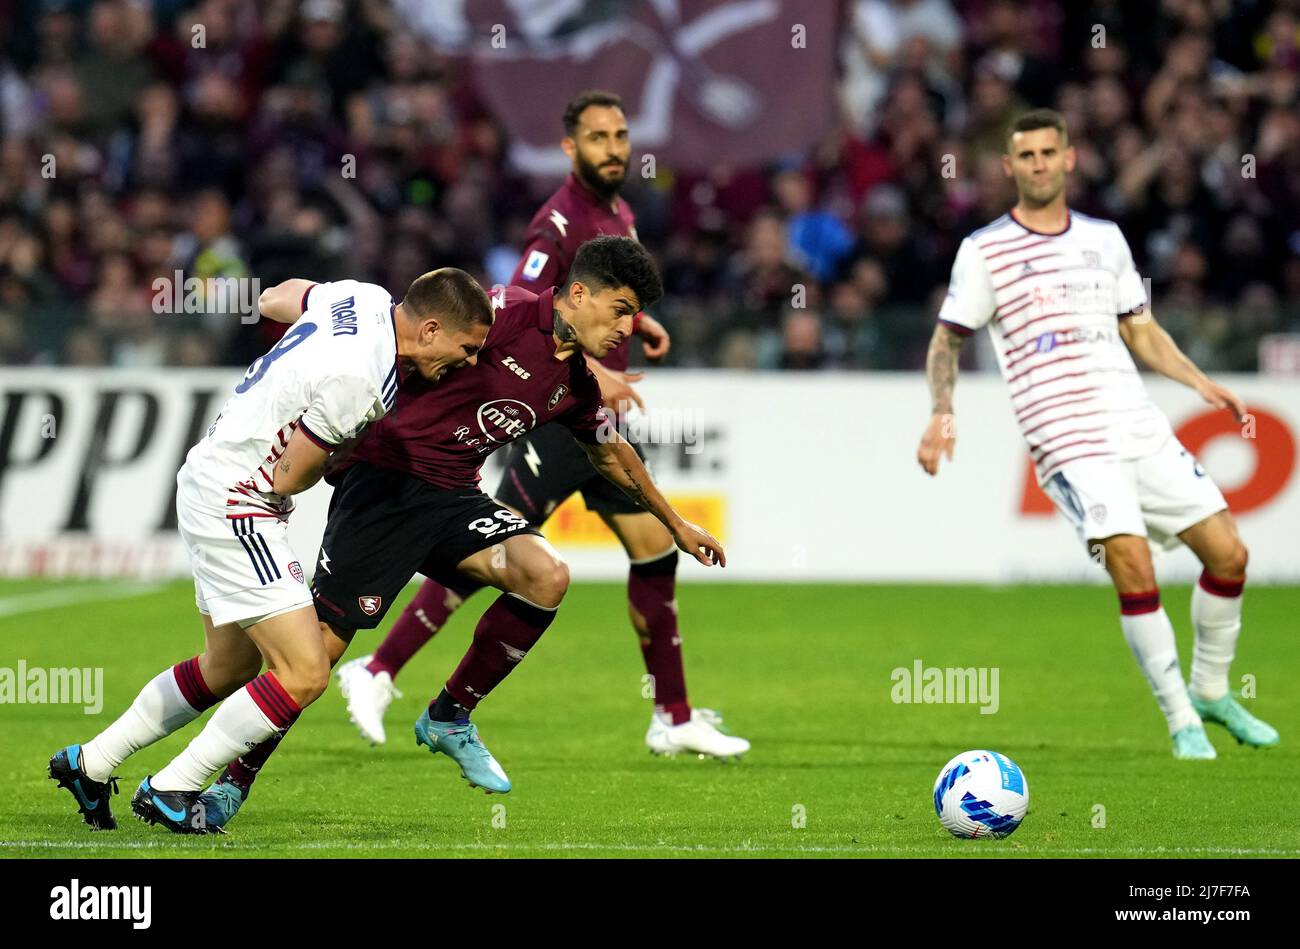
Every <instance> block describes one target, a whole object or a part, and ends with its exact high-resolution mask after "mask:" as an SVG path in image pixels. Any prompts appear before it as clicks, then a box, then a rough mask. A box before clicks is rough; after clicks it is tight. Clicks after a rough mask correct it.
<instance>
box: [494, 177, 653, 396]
mask: <svg viewBox="0 0 1300 949" xmlns="http://www.w3.org/2000/svg"><path fill="white" fill-rule="evenodd" d="M602 234H612V235H614V236H616V237H630V238H632V239H633V240H636V239H637V236H636V220H635V218H634V217H633V215H632V209H631V208H630V207H628V204H627V202H626V201H624V200H623V199H622V198H621V197H619V196H617V195H615V197H614V200H613V202H612V203H611V202H607V201H602V200H601V199H600V198H598V197H596V195H595V194H594V193H593V192H592V191H591V190H590V189H589V188H587V187H586V186H584V185H583V184H582V183H581V182H580V181H578V179H577V178H576V177H575V176H574V174H573V172H569V177H568V178H566V179H565V180H564V184H563V185H561V186H560V190H558V191H556V192H555V194H553V195H551V196H550V197H549V198H548V199H547V201H546V203H545V204H543V205H542V207H541V210H539V211H538V212H537V213H536V214H534V215H533V220H532V223H531V224H529V225H528V246H526V247H525V248H524V255H523V257H521V258H520V260H519V266H517V267H516V268H515V273H514V276H512V277H511V278H510V283H511V284H512V285H513V286H516V287H525V288H527V289H529V290H532V291H533V292H534V293H538V292H540V291H541V290H544V289H546V288H547V287H554V286H558V285H559V284H560V282H561V281H563V280H564V279H565V277H567V276H568V274H569V267H570V266H571V265H572V264H573V258H574V256H575V255H576V254H577V253H578V247H579V245H581V244H583V243H585V242H586V241H589V240H591V239H592V238H593V237H599V236H600V235H602ZM631 346H632V340H631V337H629V338H627V339H625V340H623V342H621V343H619V344H618V346H616V347H615V348H614V349H611V350H610V351H609V352H608V353H607V354H606V355H605V356H603V357H601V360H600V361H601V362H602V363H603V364H605V365H606V366H608V367H609V368H610V369H616V370H618V371H619V372H625V371H626V370H627V364H628V352H629V350H630V349H631Z"/></svg>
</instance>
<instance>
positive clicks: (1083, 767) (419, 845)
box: [0, 581, 1300, 857]
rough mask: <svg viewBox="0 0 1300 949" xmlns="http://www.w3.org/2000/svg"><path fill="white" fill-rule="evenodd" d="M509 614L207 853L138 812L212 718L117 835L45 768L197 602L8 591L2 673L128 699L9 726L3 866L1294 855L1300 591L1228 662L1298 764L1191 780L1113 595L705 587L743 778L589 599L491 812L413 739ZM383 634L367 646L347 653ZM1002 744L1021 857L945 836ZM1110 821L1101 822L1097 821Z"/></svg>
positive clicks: (443, 647) (320, 738) (688, 613)
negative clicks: (1018, 804) (43, 674)
mask: <svg viewBox="0 0 1300 949" xmlns="http://www.w3.org/2000/svg"><path fill="white" fill-rule="evenodd" d="M413 589H414V588H408V590H407V595H408V596H409V595H410V594H411V593H412V592H413ZM1188 598H1189V590H1188V589H1187V588H1185V587H1183V588H1178V587H1170V588H1168V589H1167V590H1166V591H1165V596H1164V599H1165V603H1166V606H1167V608H1168V609H1169V612H1170V616H1171V617H1172V618H1173V620H1174V623H1175V626H1176V627H1177V628H1178V633H1179V643H1180V653H1181V656H1182V659H1183V668H1184V672H1185V673H1186V671H1187V669H1188V668H1189V666H1190V648H1191V633H1190V623H1189V620H1188V618H1187V612H1188V608H1187V604H1188ZM490 599H491V597H490V596H489V595H487V594H480V595H479V596H478V597H476V598H475V599H474V600H473V601H471V603H470V604H469V605H468V607H467V608H466V609H464V610H463V611H462V612H461V613H460V614H459V615H458V616H456V617H455V618H454V619H453V620H452V622H451V623H449V624H448V626H447V628H446V629H445V630H443V632H442V633H441V634H440V635H439V636H438V637H437V638H436V639H435V640H434V641H433V642H432V643H431V644H430V645H429V646H428V647H426V649H425V650H424V651H423V652H422V653H420V654H419V655H418V656H417V657H416V659H415V660H414V661H413V662H412V663H411V665H410V666H408V667H407V669H406V670H405V671H404V673H403V675H402V676H401V677H400V678H399V680H398V686H399V688H401V689H402V690H403V691H404V692H405V698H402V699H398V700H397V701H395V702H394V704H393V707H392V708H391V709H390V712H389V716H388V719H387V722H388V726H389V741H388V744H387V745H384V746H382V747H378V748H370V747H368V746H366V745H365V744H364V743H363V742H362V741H361V739H360V738H359V737H358V736H357V735H356V733H355V731H354V730H353V727H352V726H351V725H350V724H349V723H348V721H347V717H346V714H345V712H344V708H343V703H342V700H341V698H340V696H339V694H338V692H337V688H336V687H335V686H334V684H333V683H332V684H331V688H330V691H329V692H328V693H326V695H325V697H324V698H322V699H321V700H320V701H319V702H318V703H317V704H316V705H315V706H314V707H313V708H311V709H310V710H309V711H308V712H307V713H306V714H305V715H304V716H303V719H302V720H301V721H300V722H299V723H298V724H297V726H296V727H295V728H294V730H293V732H292V734H291V736H290V737H289V738H288V739H287V740H286V741H285V743H284V746H283V747H282V748H281V749H280V751H279V752H278V753H277V755H276V756H275V758H273V759H272V761H271V763H270V764H269V765H268V767H267V769H266V771H265V772H264V773H263V775H262V777H261V779H260V780H259V783H258V784H257V786H256V788H255V789H254V792H253V795H252V797H251V800H250V801H249V803H248V804H247V805H246V807H245V809H244V812H243V813H242V814H240V816H239V817H238V819H237V820H236V821H235V822H234V823H233V824H232V826H231V832H230V833H229V834H228V835H226V836H221V837H216V836H213V837H202V838H184V837H176V836H173V835H170V834H168V833H167V832H166V831H164V830H162V829H161V828H156V827H155V828H151V827H146V826H145V825H144V824H142V823H140V822H138V821H136V820H134V819H133V818H132V817H131V814H130V808H129V800H130V794H131V792H132V791H133V790H134V788H135V786H136V784H138V783H139V781H140V779H141V777H143V776H144V775H145V774H146V773H150V772H153V771H156V770H157V769H158V768H159V767H160V766H161V765H162V764H163V763H164V762H165V761H167V760H168V759H169V758H170V757H171V756H172V755H173V754H175V753H176V752H177V751H179V750H180V748H181V747H183V743H184V742H186V741H188V739H189V738H190V737H192V735H193V734H195V733H196V731H197V728H198V727H199V726H198V725H197V724H192V725H190V726H189V727H188V728H186V729H184V730H182V732H180V733H179V734H178V735H173V736H171V737H170V738H168V739H166V740H164V741H162V742H160V743H158V744H157V745H154V746H153V747H151V748H148V749H146V750H144V751H143V752H141V753H140V754H138V755H137V756H136V757H135V758H133V759H132V760H129V761H128V762H127V763H126V764H125V765H124V766H123V767H122V768H121V769H120V774H121V788H122V794H121V795H119V796H118V797H116V798H115V799H114V810H115V812H116V813H117V815H118V819H119V825H120V826H119V829H118V830H117V831H116V832H113V833H92V832H91V831H90V830H89V828H87V827H86V826H85V825H83V824H82V823H81V821H80V818H79V816H78V815H77V814H76V813H75V811H74V809H73V806H72V800H71V797H70V796H69V795H68V794H67V792H65V791H60V790H58V789H56V788H55V786H54V784H53V782H51V781H49V780H48V779H47V778H46V777H45V767H46V761H47V759H48V758H49V756H50V755H51V754H52V753H53V752H54V751H55V750H57V749H58V748H59V747H61V746H63V745H66V744H69V743H72V742H75V741H85V740H87V739H89V738H91V737H92V736H93V735H94V734H95V733H96V732H97V731H98V730H99V729H100V728H102V727H103V726H104V725H106V724H107V723H108V722H109V721H111V720H112V717H114V716H116V715H117V714H119V713H120V712H121V711H122V710H123V709H124V708H125V707H126V705H127V704H128V703H129V702H130V701H131V699H132V698H133V697H134V695H135V694H136V692H137V691H138V689H139V688H140V686H141V685H143V684H144V682H145V681H146V680H147V679H149V678H150V677H152V676H153V675H155V674H156V673H157V672H158V671H159V670H161V669H162V668H163V667H164V666H166V665H168V664H170V663H173V662H175V661H178V660H180V659H184V658H186V657H188V656H191V655H193V654H194V653H195V652H196V651H198V649H199V648H200V630H201V627H200V626H199V622H198V617H197V615H196V613H195V610H194V605H193V602H194V601H193V597H192V591H191V587H190V586H189V584H188V583H183V582H181V583H174V584H168V585H165V586H159V587H156V588H153V589H152V590H147V591H145V592H138V591H137V592H134V593H133V591H132V590H131V589H130V587H129V585H127V584H122V583H118V584H104V585H96V584H86V583H75V584H74V583H63V584H60V583H53V582H21V583H20V582H13V581H9V582H4V583H0V667H7V668H10V669H14V668H16V665H17V662H18V660H20V659H21V660H25V661H26V663H27V665H28V667H29V668H32V667H45V668H49V667H69V666H75V667H85V666H92V667H94V666H102V667H103V668H104V691H105V701H104V708H103V711H102V713H101V714H99V715H87V714H85V713H84V711H83V710H82V708H81V707H79V706H69V705H32V704H24V705H8V704H6V705H0V715H2V716H3V722H2V725H3V727H2V728H0V735H3V741H2V742H0V749H2V750H3V754H2V755H0V775H2V776H3V782H2V785H0V786H2V787H3V790H4V793H3V795H0V855H3V856H64V857H69V856H72V857H76V856H86V857H91V856H110V855H111V856H148V855H152V854H161V855H168V856H282V857H310V856H316V855H322V856H352V857H378V856H419V857H430V856H441V855H449V856H466V857H485V856H512V857H531V856H617V857H624V856H627V857H630V856H704V857H719V856H761V857H791V856H806V857H816V856H835V857H845V856H856V855H860V856H922V857H976V856H979V857H989V856H1044V857H1053V856H1161V855H1165V856H1180V857H1182V856H1186V857H1191V856H1232V855H1242V856H1252V855H1259V856H1263V855H1275V856H1298V855H1300V822H1298V821H1296V819H1295V814H1294V812H1293V811H1292V810H1291V807H1292V802H1291V800H1290V797H1289V791H1290V789H1291V788H1292V787H1293V786H1294V784H1293V782H1294V781H1295V779H1296V778H1297V777H1298V776H1300V695H1298V694H1297V692H1296V690H1295V688H1294V683H1295V682H1296V681H1297V678H1298V677H1300V650H1297V648H1296V642H1295V636H1294V633H1295V630H1296V620H1295V617H1296V616H1297V615H1300V589H1297V588H1267V587H1256V588H1248V589H1247V599H1246V626H1245V630H1244V633H1243V637H1242V641H1241V644H1240V649H1239V651H1238V658H1237V662H1236V664H1235V665H1234V667H1233V683H1234V686H1239V685H1240V683H1241V677H1242V676H1243V675H1246V674H1249V675H1253V676H1254V677H1255V689H1256V692H1257V696H1256V697H1255V698H1254V699H1251V700H1249V701H1247V703H1246V704H1247V707H1248V708H1251V709H1252V710H1253V711H1254V712H1256V714H1258V715H1260V716H1261V717H1262V718H1264V719H1266V720H1268V721H1270V722H1271V723H1273V724H1274V725H1275V726H1276V727H1277V728H1278V729H1279V731H1280V732H1281V733H1282V744H1281V745H1280V746H1278V747H1276V748H1272V749H1263V750H1255V749H1251V748H1246V747H1241V746H1238V745H1237V743H1236V742H1235V741H1234V740H1232V739H1231V738H1229V737H1228V735H1227V734H1226V733H1225V732H1224V731H1223V730H1222V729H1219V728H1217V727H1213V726H1211V727H1210V737H1211V739H1212V740H1213V741H1214V743H1215V745H1216V747H1217V749H1218V751H1219V759H1218V760H1217V761H1213V762H1178V761H1174V760H1173V758H1172V756H1171V755H1170V750H1169V741H1168V738H1167V736H1166V734H1165V728H1164V723H1163V720H1162V718H1161V716H1160V714H1159V712H1158V711H1157V709H1156V707H1155V704H1154V701H1153V700H1152V698H1151V697H1150V694H1149V692H1148V689H1147V685H1146V682H1145V681H1144V680H1143V678H1142V677H1141V675H1140V673H1139V672H1138V670H1137V667H1136V666H1135V664H1134V663H1133V660H1132V658H1131V657H1130V655H1129V652H1128V649H1127V647H1126V646H1125V644H1124V640H1123V637H1122V635H1121V634H1120V630H1119V622H1118V617H1117V613H1116V608H1115V601H1114V595H1113V594H1112V593H1111V592H1110V591H1109V589H1107V588H1101V587H1054V586H1041V587H1009V588H984V587H957V586H910V587H909V586H848V585H843V586H807V585H799V586H795V585H788V586H787V585H760V584H734V585H730V584H718V585H693V586H692V585H684V586H683V588H682V589H681V595H680V604H681V616H682V620H683V623H682V628H683V637H684V649H685V655H686V663H687V672H688V682H689V685H690V689H691V697H692V699H693V700H694V701H696V702H697V703H699V704H701V705H707V706H711V707H715V708H718V709H720V710H722V711H724V712H725V714H726V717H727V721H728V723H729V724H730V725H731V727H732V729H733V730H734V731H735V732H736V733H738V734H742V735H744V736H745V737H747V738H749V739H750V740H751V741H752V742H753V744H754V747H753V750H752V751H751V752H750V753H749V754H748V755H747V756H746V758H745V760H744V761H742V762H740V763H734V764H722V763H719V762H714V761H700V760H698V759H695V758H676V759H660V758H654V757H652V756H651V755H650V754H649V753H648V751H647V750H646V748H645V746H644V744H643V742H642V737H643V734H644V731H645V727H646V724H647V721H648V718H649V713H650V704H649V702H648V700H646V699H645V698H643V697H642V680H641V676H642V673H643V668H642V666H641V658H640V654H639V651H638V649H637V646H636V641H635V637H634V635H633V633H632V632H631V630H630V628H629V625H628V621H627V616H626V607H625V600H624V595H623V590H622V587H621V586H620V585H618V584H589V583H579V584H575V586H574V588H573V589H572V590H571V591H570V593H569V596H568V599H567V600H566V602H565V604H564V607H563V608H562V609H561V612H560V616H559V618H558V619H557V621H556V623H555V624H554V625H553V626H552V627H551V629H550V631H549V632H548V633H547V635H546V636H545V637H544V638H543V639H542V641H541V643H540V644H539V645H538V647H537V648H536V649H535V650H534V651H533V653H532V654H531V655H530V656H529V657H528V659H527V661H526V662H525V663H524V664H523V665H522V666H521V667H520V668H519V669H518V670H517V671H516V672H515V674H514V675H513V676H512V677H511V678H510V679H509V680H507V681H506V683H505V684H504V685H503V686H502V687H501V688H500V689H499V690H498V692H497V693H496V694H494V695H492V696H491V697H490V698H489V699H488V700H487V701H486V702H485V703H484V705H483V706H482V708H481V709H480V711H479V713H478V714H477V715H476V716H475V720H476V721H477V722H478V723H479V727H480V728H481V729H482V734H483V736H484V738H485V740H486V742H487V743H488V745H489V747H491V748H492V750H493V752H494V753H495V754H496V756H497V757H498V759H500V761H501V762H502V764H503V765H504V766H505V768H506V769H507V771H508V772H509V774H510V776H511V779H512V780H513V781H514V784H515V790H514V791H513V792H512V793H511V794H509V795H505V796H491V797H489V796H485V795H483V794H482V793H480V792H474V791H470V790H469V789H468V788H467V787H466V785H465V783H464V782H463V781H462V780H461V778H460V776H459V773H458V772H457V771H456V769H455V767H454V766H453V765H452V763H451V762H450V760H449V759H447V758H445V757H442V756H431V755H430V754H428V752H427V751H425V750H424V749H417V748H416V746H415V741H414V738H413V736H412V734H411V724H412V723H413V722H414V720H415V718H416V716H417V715H418V714H419V712H420V710H421V709H422V707H423V705H424V704H425V703H426V702H427V701H428V699H429V697H430V696H431V695H432V694H433V693H434V692H436V690H437V687H438V686H439V685H440V684H441V681H442V678H444V677H445V676H446V675H447V674H448V672H450V670H451V668H452V667H453V666H454V664H455V662H456V661H457V660H458V659H459V657H460V655H461V653H462V652H463V650H464V648H465V644H466V642H467V640H468V637H469V634H470V631H471V630H472V628H473V623H474V622H475V621H476V619H477V617H478V615H479V614H480V613H481V612H482V610H483V609H484V608H486V606H487V604H488V603H489V602H490ZM73 601H75V602H73ZM59 603H62V604H65V605H52V604H59ZM400 605H401V604H398V606H400ZM396 615H397V608H394V610H393V611H391V612H390V614H389V620H388V621H387V623H391V621H392V619H394V618H395V617H396ZM387 623H386V624H385V626H387ZM378 640H379V634H377V633H373V632H372V633H361V634H358V638H357V640H356V641H355V642H354V644H353V650H352V653H351V654H352V655H360V654H362V653H363V652H369V651H372V650H373V648H374V646H375V645H376V644H377V643H378ZM917 659H920V660H923V661H924V663H925V664H926V665H927V666H960V667H968V666H975V667H978V666H988V667H997V669H998V670H999V687H1000V707H999V709H998V711H997V712H996V713H995V714H990V715H982V714H980V711H979V707H978V706H977V705H974V704H966V705H956V704H952V705H940V704H934V705H915V704H914V705H907V704H895V703H894V702H893V701H892V700H891V689H892V686H893V682H892V681H891V678H890V673H891V671H892V670H893V669H894V668H896V667H908V668H910V667H911V665H912V663H913V661H914V660H917ZM981 747H983V748H993V749H996V750H999V751H1002V752H1004V753H1005V754H1007V755H1009V756H1011V757H1012V758H1013V759H1014V760H1015V761H1016V762H1017V763H1019V764H1020V766H1021V767H1022V768H1023V769H1024V771H1025V774H1026V776H1027V778H1028V781H1029V786H1030V793H1031V805H1030V811H1029V815H1028V817H1027V818H1026V819H1025V822H1024V824H1023V825H1022V826H1021V827H1020V829H1019V830H1018V831H1017V832H1016V833H1015V834H1014V835H1013V836H1011V837H1009V838H1007V839H1005V840H1001V841H995V840H982V841H958V840H953V839H951V838H949V837H948V835H947V834H946V833H944V832H943V831H942V829H941V828H940V827H939V824H938V821H937V820H936V819H935V815H934V811H933V808H932V805H931V787H932V785H933V782H934V779H935V777H936V775H937V774H938V771H939V768H940V767H941V766H942V765H943V764H944V762H946V761H947V760H948V759H949V758H950V757H952V756H953V755H955V754H957V753H958V752H961V751H964V750H967V749H970V748H981ZM1097 805H1100V806H1101V807H1102V808H1104V826H1094V824H1096V823H1099V818H1100V817H1101V816H1102V812H1101V811H1098V810H1097ZM801 817H802V819H801ZM796 825H802V826H796Z"/></svg>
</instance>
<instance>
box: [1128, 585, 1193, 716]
mask: <svg viewBox="0 0 1300 949" xmlns="http://www.w3.org/2000/svg"><path fill="white" fill-rule="evenodd" d="M1119 600H1120V609H1121V616H1120V625H1121V626H1123V628H1124V639H1125V640H1127V641H1128V646H1129V649H1131V650H1133V658H1135V659H1136V660H1137V663H1138V666H1139V667H1140V668H1141V669H1142V672H1143V674H1144V675H1145V676H1146V677H1147V681H1148V682H1150V683H1151V691H1152V692H1153V693H1154V694H1155V697H1156V702H1158V703H1159V705H1160V711H1162V712H1164V714H1165V721H1166V722H1168V723H1169V734H1171V735H1172V734H1174V733H1175V732H1178V731H1181V730H1182V729H1184V728H1186V727H1187V726H1188V725H1199V724H1200V723H1201V719H1200V716H1198V715H1197V714H1196V711H1195V709H1193V708H1192V700H1191V698H1190V697H1189V696H1188V694H1187V686H1186V685H1185V684H1184V683H1183V674H1182V670H1181V669H1180V668H1179V665H1178V644H1177V642H1176V641H1175V640H1174V627H1173V625H1172V624H1171V623H1170V622H1169V617H1168V615H1167V614H1166V613H1165V611H1164V607H1162V606H1161V605H1160V591H1159V590H1151V591H1149V592H1147V593H1121V594H1120V597H1119Z"/></svg>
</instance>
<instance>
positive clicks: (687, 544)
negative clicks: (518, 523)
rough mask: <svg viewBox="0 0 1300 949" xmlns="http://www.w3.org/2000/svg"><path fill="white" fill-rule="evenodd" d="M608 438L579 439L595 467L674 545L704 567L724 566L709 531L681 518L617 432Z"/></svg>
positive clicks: (722, 555) (719, 547) (722, 553)
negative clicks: (663, 529)
mask: <svg viewBox="0 0 1300 949" xmlns="http://www.w3.org/2000/svg"><path fill="white" fill-rule="evenodd" d="M609 435H610V438H609V440H608V441H602V442H598V443H596V444H594V445H593V444H589V443H587V442H579V444H580V445H582V447H583V449H585V450H586V452H587V457H588V458H590V459H591V463H592V464H593V465H595V467H596V470H597V471H599V472H600V473H601V474H602V475H604V476H605V477H606V478H608V479H609V480H610V481H611V482H612V483H614V484H616V485H618V487H619V488H621V489H622V491H623V493H624V494H626V495H627V496H628V497H630V498H631V499H632V500H633V501H636V502H637V503H638V504H640V505H641V506H642V507H644V508H645V509H646V510H647V511H649V512H650V513H651V514H653V515H654V516H655V517H657V518H659V520H660V521H662V522H663V525H664V526H665V527H667V528H668V530H669V532H670V533H671V534H672V535H673V540H674V541H676V542H677V546H678V547H680V548H681V549H682V550H684V551H685V552H686V553H688V554H690V555H691V556H692V557H694V558H695V559H696V560H698V561H699V562H700V563H702V564H704V565H705V566H706V567H709V566H712V565H713V564H715V563H716V564H718V565H719V566H722V567H725V566H726V565H727V554H726V551H724V550H723V549H722V545H721V544H720V543H718V541H717V539H716V538H714V536H713V535H712V534H710V533H709V532H708V531H706V530H704V529H703V528H702V527H697V526H696V525H694V524H692V523H691V522H690V521H687V520H685V519H684V518H683V517H682V516H681V515H680V514H678V513H677V512H676V511H674V510H673V508H672V505H670V504H669V503H668V501H667V500H666V499H665V498H664V496H663V495H662V494H660V493H659V489H658V488H657V487H655V483H654V481H653V480H652V479H651V477H650V472H649V471H647V470H646V467H645V464H644V463H643V462H642V461H641V458H640V456H639V455H637V453H636V451H635V449H633V448H632V446H631V445H630V444H628V442H627V441H626V440H625V439H624V438H623V437H622V436H620V435H619V434H618V433H617V432H610V433H609Z"/></svg>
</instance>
